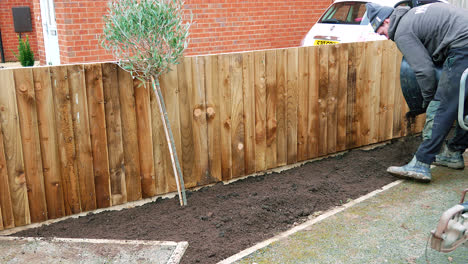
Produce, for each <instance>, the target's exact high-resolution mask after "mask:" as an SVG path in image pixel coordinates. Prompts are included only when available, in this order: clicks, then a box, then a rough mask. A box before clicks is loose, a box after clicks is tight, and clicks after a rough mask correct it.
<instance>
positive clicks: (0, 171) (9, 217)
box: [0, 129, 15, 229]
mask: <svg viewBox="0 0 468 264" xmlns="http://www.w3.org/2000/svg"><path fill="white" fill-rule="evenodd" d="M3 140H4V139H3V132H2V130H1V129H0V215H1V216H2V217H1V218H2V219H1V220H0V229H3V228H12V227H15V218H14V215H13V204H12V202H11V195H10V189H9V187H10V184H9V183H8V171H7V168H8V167H7V161H6V157H5V151H4V149H5V148H4V145H3Z"/></svg>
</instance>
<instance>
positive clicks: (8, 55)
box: [0, 0, 40, 61]
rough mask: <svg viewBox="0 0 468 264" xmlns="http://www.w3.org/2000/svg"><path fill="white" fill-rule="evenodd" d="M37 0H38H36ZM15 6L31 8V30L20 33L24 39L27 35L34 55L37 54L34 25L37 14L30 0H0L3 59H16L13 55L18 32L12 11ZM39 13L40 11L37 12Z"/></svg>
mask: <svg viewBox="0 0 468 264" xmlns="http://www.w3.org/2000/svg"><path fill="white" fill-rule="evenodd" d="M38 1H39V0H38ZM17 6H29V8H30V9H31V20H32V24H33V32H28V33H22V34H21V36H22V37H24V38H25V39H26V36H28V37H29V44H31V49H32V51H33V52H34V55H35V56H37V50H38V49H37V38H36V34H35V32H36V27H35V19H36V16H37V14H36V13H35V10H34V8H33V4H32V1H31V0H0V30H1V31H2V41H3V50H4V52H5V61H17V59H16V57H15V56H14V55H13V52H12V51H14V52H15V53H18V34H17V33H16V32H15V27H14V25H13V12H12V10H11V8H12V7H17ZM38 14H39V15H40V12H39V13H38Z"/></svg>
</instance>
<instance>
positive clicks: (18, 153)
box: [0, 70, 31, 226]
mask: <svg viewBox="0 0 468 264" xmlns="http://www.w3.org/2000/svg"><path fill="white" fill-rule="evenodd" d="M13 72H14V71H13V70H1V71H0V79H1V80H2V81H1V82H0V111H1V116H0V117H1V124H2V130H3V139H4V147H5V158H6V162H7V172H8V182H9V189H10V195H11V202H12V204H13V217H14V222H15V226H23V225H27V224H29V223H30V221H31V218H30V213H29V201H28V193H27V187H26V176H25V174H24V163H23V147H22V143H21V137H20V136H19V135H20V134H21V129H20V126H19V119H18V107H17V104H16V93H15V90H16V89H15V80H14V77H13Z"/></svg>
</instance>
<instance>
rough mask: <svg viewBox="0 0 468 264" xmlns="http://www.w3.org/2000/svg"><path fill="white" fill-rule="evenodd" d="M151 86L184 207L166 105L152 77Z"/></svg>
mask: <svg viewBox="0 0 468 264" xmlns="http://www.w3.org/2000/svg"><path fill="white" fill-rule="evenodd" d="M151 84H152V86H153V90H154V92H155V93H156V95H157V96H156V98H157V101H158V106H159V112H160V113H161V119H162V121H163V127H164V133H165V134H166V141H167V145H168V147H169V152H170V155H171V161H172V168H173V170H174V177H175V180H176V184H177V192H178V193H179V201H180V205H182V206H184V205H187V199H186V197H185V186H184V177H183V175H182V170H181V169H180V164H179V158H178V157H177V150H176V148H175V143H174V136H173V135H172V130H171V125H170V123H169V118H168V116H167V111H166V105H165V104H164V98H163V96H162V93H161V87H160V86H159V81H158V80H157V79H155V78H154V77H153V76H151Z"/></svg>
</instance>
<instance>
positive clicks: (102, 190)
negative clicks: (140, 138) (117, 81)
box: [84, 64, 154, 208]
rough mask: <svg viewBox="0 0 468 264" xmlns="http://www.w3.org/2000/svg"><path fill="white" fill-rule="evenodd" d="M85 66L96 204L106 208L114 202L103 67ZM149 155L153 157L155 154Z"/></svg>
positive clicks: (97, 65)
mask: <svg viewBox="0 0 468 264" xmlns="http://www.w3.org/2000/svg"><path fill="white" fill-rule="evenodd" d="M84 68H85V76H86V94H87V97H88V98H87V99H88V108H89V124H90V136H91V147H92V153H93V166H94V186H95V191H96V204H97V207H98V208H105V207H109V206H111V205H112V203H111V190H110V172H109V159H108V150H107V133H106V117H105V116H106V113H105V109H104V88H103V84H102V69H101V64H88V65H86V66H85V67H84ZM147 100H148V103H147V104H148V105H149V98H147ZM137 109H138V108H137ZM140 119H141V118H139V120H140ZM150 134H151V133H150ZM150 153H151V152H150ZM149 156H151V157H152V156H153V155H149ZM153 195H154V194H153Z"/></svg>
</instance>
